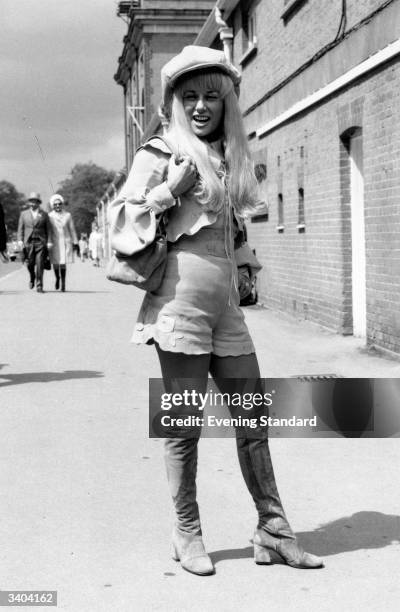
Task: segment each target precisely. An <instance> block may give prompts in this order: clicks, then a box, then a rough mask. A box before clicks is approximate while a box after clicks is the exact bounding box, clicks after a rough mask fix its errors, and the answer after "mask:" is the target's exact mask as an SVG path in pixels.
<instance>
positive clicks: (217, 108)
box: [182, 83, 224, 138]
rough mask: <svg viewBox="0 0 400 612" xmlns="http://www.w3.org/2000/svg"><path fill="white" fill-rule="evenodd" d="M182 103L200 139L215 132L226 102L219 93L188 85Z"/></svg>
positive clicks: (191, 84)
mask: <svg viewBox="0 0 400 612" xmlns="http://www.w3.org/2000/svg"><path fill="white" fill-rule="evenodd" d="M182 101H183V108H184V109H185V114H186V117H187V119H188V121H189V124H190V127H191V128H192V130H193V132H194V133H195V134H196V136H197V137H198V138H206V137H207V136H209V135H210V134H212V133H213V132H215V130H216V129H217V128H218V127H219V125H220V123H221V121H222V117H223V114H224V101H223V98H222V97H221V95H220V93H219V91H216V90H213V89H207V88H206V87H204V86H201V85H196V84H193V83H188V86H187V87H184V88H183V91H182Z"/></svg>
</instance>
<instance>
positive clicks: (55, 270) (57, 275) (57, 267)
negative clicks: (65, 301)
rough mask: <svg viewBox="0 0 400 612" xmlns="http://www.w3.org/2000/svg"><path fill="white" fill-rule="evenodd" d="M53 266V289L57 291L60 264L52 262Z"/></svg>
mask: <svg viewBox="0 0 400 612" xmlns="http://www.w3.org/2000/svg"><path fill="white" fill-rule="evenodd" d="M53 268H54V274H55V277H56V284H55V289H56V291H58V289H59V288H60V266H59V265H58V264H54V265H53Z"/></svg>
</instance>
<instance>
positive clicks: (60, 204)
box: [53, 200, 62, 212]
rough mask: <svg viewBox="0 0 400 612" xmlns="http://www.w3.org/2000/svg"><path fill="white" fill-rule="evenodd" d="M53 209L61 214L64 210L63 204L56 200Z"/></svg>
mask: <svg viewBox="0 0 400 612" xmlns="http://www.w3.org/2000/svg"><path fill="white" fill-rule="evenodd" d="M53 208H54V210H55V211H56V212H61V209H62V202H61V200H56V201H55V202H54V204H53Z"/></svg>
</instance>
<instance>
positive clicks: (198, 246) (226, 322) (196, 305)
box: [132, 235, 255, 357]
mask: <svg viewBox="0 0 400 612" xmlns="http://www.w3.org/2000/svg"><path fill="white" fill-rule="evenodd" d="M223 247H224V245H223V242H221V241H210V240H208V241H207V242H206V241H204V239H203V238H202V236H201V235H200V236H197V237H196V239H195V240H189V239H188V240H186V241H185V240H184V241H179V242H178V243H176V244H174V245H171V247H170V249H169V251H168V258H167V266H166V272H165V276H164V279H163V282H162V284H161V286H160V287H159V289H158V290H157V291H156V292H154V293H146V295H145V298H144V300H143V303H142V306H141V309H140V312H139V315H138V319H137V322H136V325H135V329H134V332H133V337H132V342H135V343H137V344H152V343H153V342H154V341H156V342H157V343H158V344H159V346H160V347H161V349H163V350H164V351H172V352H174V353H175V352H176V353H186V354H189V355H201V354H204V353H213V354H215V355H217V356H220V357H226V356H229V355H230V356H239V355H248V354H250V353H254V352H255V348H254V345H253V342H252V340H251V337H250V334H249V331H248V329H247V325H246V323H245V320H244V314H243V312H242V310H241V308H240V306H239V293H238V290H237V282H236V283H235V282H233V278H232V274H235V275H236V274H237V270H236V267H234V268H233V266H232V261H231V260H230V259H229V258H228V257H227V256H226V254H225V251H224V248H223ZM213 253H217V255H215V254H213Z"/></svg>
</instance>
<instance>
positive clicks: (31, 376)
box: [0, 364, 104, 387]
mask: <svg viewBox="0 0 400 612" xmlns="http://www.w3.org/2000/svg"><path fill="white" fill-rule="evenodd" d="M3 365H5V364H0V368H1V367H2V366H3ZM102 376H104V374H103V372H96V371H94V370H65V371H64V372H24V373H23V374H12V373H10V374H0V387H8V386H12V385H23V384H25V383H46V382H59V381H62V380H73V379H81V378H101V377H102ZM1 379H3V380H4V382H2V381H1Z"/></svg>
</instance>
